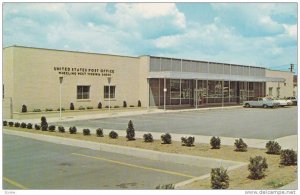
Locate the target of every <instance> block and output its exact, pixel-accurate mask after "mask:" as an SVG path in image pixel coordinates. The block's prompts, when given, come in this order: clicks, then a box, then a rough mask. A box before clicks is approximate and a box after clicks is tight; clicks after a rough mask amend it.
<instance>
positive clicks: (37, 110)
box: [32, 108, 42, 112]
mask: <svg viewBox="0 0 300 195" xmlns="http://www.w3.org/2000/svg"><path fill="white" fill-rule="evenodd" d="M32 112H42V111H41V109H38V108H35V109H33V110H32Z"/></svg>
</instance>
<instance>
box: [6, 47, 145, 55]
mask: <svg viewBox="0 0 300 195" xmlns="http://www.w3.org/2000/svg"><path fill="white" fill-rule="evenodd" d="M11 47H19V48H25V49H40V50H49V51H62V52H72V53H82V54H91V55H107V56H117V57H126V58H139V57H133V56H125V55H114V54H104V53H95V52H84V51H72V50H63V49H49V48H40V47H27V46H21V45H11V46H8V47H4V48H3V49H7V48H11Z"/></svg>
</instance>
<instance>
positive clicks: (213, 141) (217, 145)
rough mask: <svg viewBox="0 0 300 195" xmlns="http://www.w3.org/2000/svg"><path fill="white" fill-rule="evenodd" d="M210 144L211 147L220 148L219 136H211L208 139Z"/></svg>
mask: <svg viewBox="0 0 300 195" xmlns="http://www.w3.org/2000/svg"><path fill="white" fill-rule="evenodd" d="M210 145H211V148H212V149H220V148H221V139H220V138H219V137H215V136H213V137H212V138H211V139H210Z"/></svg>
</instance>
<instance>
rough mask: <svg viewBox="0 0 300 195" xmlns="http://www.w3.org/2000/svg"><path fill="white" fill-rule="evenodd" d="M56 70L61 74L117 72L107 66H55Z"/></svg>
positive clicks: (96, 74)
mask: <svg viewBox="0 0 300 195" xmlns="http://www.w3.org/2000/svg"><path fill="white" fill-rule="evenodd" d="M54 71H56V72H58V74H59V75H75V76H76V75H79V76H105V77H107V76H112V75H113V74H114V73H115V70H113V69H105V68H72V67H60V66H55V67H54Z"/></svg>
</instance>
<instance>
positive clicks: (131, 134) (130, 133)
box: [126, 120, 135, 140]
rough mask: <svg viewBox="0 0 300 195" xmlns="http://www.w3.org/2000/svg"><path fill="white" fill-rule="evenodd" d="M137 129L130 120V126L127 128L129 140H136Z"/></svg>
mask: <svg viewBox="0 0 300 195" xmlns="http://www.w3.org/2000/svg"><path fill="white" fill-rule="evenodd" d="M134 137H135V130H134V127H133V123H132V121H131V120H130V121H129V122H128V128H127V129H126V138H127V139H128V140H135V138H134Z"/></svg>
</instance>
